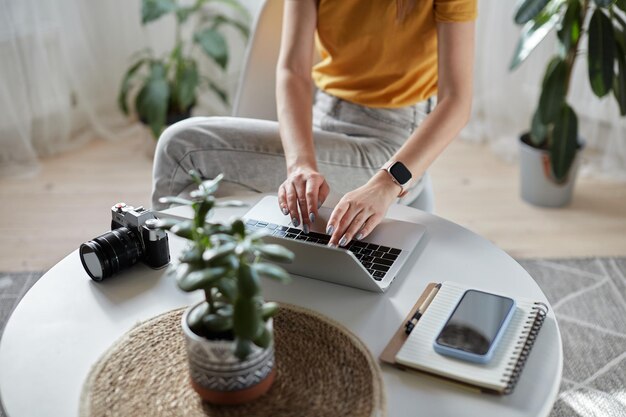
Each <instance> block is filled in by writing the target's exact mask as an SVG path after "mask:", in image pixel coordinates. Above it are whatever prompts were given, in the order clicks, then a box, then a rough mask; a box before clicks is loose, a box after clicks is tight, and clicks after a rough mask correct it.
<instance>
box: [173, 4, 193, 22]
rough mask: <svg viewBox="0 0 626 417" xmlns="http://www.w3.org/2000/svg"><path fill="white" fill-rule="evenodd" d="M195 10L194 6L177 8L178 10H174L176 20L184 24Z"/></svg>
mask: <svg viewBox="0 0 626 417" xmlns="http://www.w3.org/2000/svg"><path fill="white" fill-rule="evenodd" d="M196 10H197V7H196V6H195V5H193V6H178V8H177V9H176V19H177V20H178V22H179V23H185V22H186V21H187V19H189V16H191V15H192V14H193V13H194V12H195V11H196Z"/></svg>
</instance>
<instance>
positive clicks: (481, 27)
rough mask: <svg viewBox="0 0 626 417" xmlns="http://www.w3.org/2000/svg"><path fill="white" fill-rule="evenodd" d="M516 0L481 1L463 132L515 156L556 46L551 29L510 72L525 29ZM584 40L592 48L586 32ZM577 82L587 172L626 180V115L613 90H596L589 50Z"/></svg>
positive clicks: (573, 93) (574, 99)
mask: <svg viewBox="0 0 626 417" xmlns="http://www.w3.org/2000/svg"><path fill="white" fill-rule="evenodd" d="M516 3H518V1H517V0H480V1H479V2H478V4H479V17H478V21H477V36H476V67H475V82H474V106H473V116H472V119H471V122H470V123H469V125H468V126H467V128H466V129H465V130H464V132H463V137H464V138H466V139H468V140H477V141H484V142H489V143H490V145H491V148H492V149H493V150H494V151H495V152H497V153H498V154H499V155H501V156H503V157H505V158H507V159H510V160H514V159H516V158H517V151H518V149H517V145H518V144H517V137H518V136H519V133H520V132H523V131H527V130H529V127H530V119H531V116H532V112H533V111H534V109H535V107H536V105H537V101H538V98H539V93H540V85H541V80H542V78H543V74H544V71H545V67H546V65H547V63H548V61H549V58H550V57H551V56H552V54H554V53H555V51H556V42H555V36H556V35H554V34H552V33H551V34H549V35H548V36H547V38H546V39H545V40H544V42H543V43H542V44H541V45H539V47H538V48H537V49H536V50H535V51H534V52H533V53H532V54H531V56H530V57H529V58H528V59H527V61H526V62H524V63H523V64H522V66H521V67H520V68H518V69H517V70H516V71H515V72H513V73H511V72H509V70H508V66H509V63H510V61H511V57H512V55H513V51H514V48H515V46H516V43H517V40H518V37H519V32H520V30H519V27H517V26H516V25H515V24H514V23H513V14H514V10H515V5H516ZM581 45H582V46H583V49H584V50H586V38H585V39H583V42H582V43H581ZM571 86H572V87H571V89H570V94H569V97H568V100H569V102H570V103H571V104H572V106H573V107H574V109H575V110H576V111H577V113H578V117H579V134H580V135H581V136H582V137H583V138H584V140H585V141H586V145H587V149H586V151H585V152H584V154H583V155H584V164H583V174H593V175H600V176H607V177H611V178H615V179H619V180H622V181H626V118H621V117H620V115H619V110H618V107H617V104H616V103H615V99H614V98H613V97H612V94H611V96H607V97H605V98H604V99H602V100H600V99H598V98H596V97H595V96H594V95H593V93H592V92H591V89H590V87H589V81H588V76H587V62H586V56H585V55H584V54H583V55H581V56H580V57H579V58H578V59H577V63H576V67H575V69H574V74H573V79H572V83H571Z"/></svg>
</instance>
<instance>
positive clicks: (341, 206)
mask: <svg viewBox="0 0 626 417" xmlns="http://www.w3.org/2000/svg"><path fill="white" fill-rule="evenodd" d="M349 207H350V204H349V203H348V202H347V201H345V200H344V199H341V200H340V201H339V203H338V204H337V205H336V206H335V208H334V210H333V212H332V213H331V214H330V217H329V219H328V223H326V234H327V235H330V236H331V238H330V241H329V242H328V246H337V243H339V238H337V239H335V240H333V237H334V236H335V230H336V229H337V225H338V224H339V222H340V221H341V219H342V218H343V216H344V214H346V212H347V211H348V208H349Z"/></svg>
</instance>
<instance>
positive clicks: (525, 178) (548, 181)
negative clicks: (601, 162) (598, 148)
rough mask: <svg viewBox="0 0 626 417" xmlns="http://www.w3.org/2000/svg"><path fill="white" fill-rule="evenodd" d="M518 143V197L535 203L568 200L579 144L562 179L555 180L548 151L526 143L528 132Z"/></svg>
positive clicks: (565, 202) (557, 204)
mask: <svg viewBox="0 0 626 417" xmlns="http://www.w3.org/2000/svg"><path fill="white" fill-rule="evenodd" d="M519 143H520V194H521V197H522V200H524V201H526V202H527V203H530V204H533V205H535V206H541V207H563V206H566V205H568V204H569V203H570V202H571V201H572V194H573V191H574V184H575V183H576V176H577V174H578V166H579V165H580V151H581V150H582V149H583V147H584V141H583V140H581V139H579V143H580V145H579V146H578V151H577V153H576V158H575V159H574V162H573V163H572V166H571V168H570V170H569V172H568V174H567V177H566V178H565V180H564V181H557V180H556V179H555V178H554V175H553V174H552V167H551V165H550V153H549V152H548V151H547V150H545V149H539V148H536V147H534V146H532V145H530V141H529V139H528V133H526V134H523V135H522V136H521V137H520V140H519Z"/></svg>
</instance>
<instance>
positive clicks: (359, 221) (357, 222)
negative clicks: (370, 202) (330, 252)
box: [339, 210, 371, 246]
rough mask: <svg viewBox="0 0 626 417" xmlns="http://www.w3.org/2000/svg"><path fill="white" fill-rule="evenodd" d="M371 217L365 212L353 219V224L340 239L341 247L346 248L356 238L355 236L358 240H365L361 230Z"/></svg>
mask: <svg viewBox="0 0 626 417" xmlns="http://www.w3.org/2000/svg"><path fill="white" fill-rule="evenodd" d="M370 216H371V214H370V213H369V212H366V211H365V210H363V211H360V212H359V213H358V214H357V215H356V216H354V219H352V222H351V223H350V224H349V225H348V228H347V229H346V231H345V232H344V234H343V235H342V236H341V238H340V239H339V246H346V245H347V244H348V243H350V241H351V240H352V239H354V238H355V236H356V237H357V240H361V239H362V238H363V236H362V235H361V229H362V228H363V225H364V224H365V222H366V221H367V219H368V218H369V217H370Z"/></svg>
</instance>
